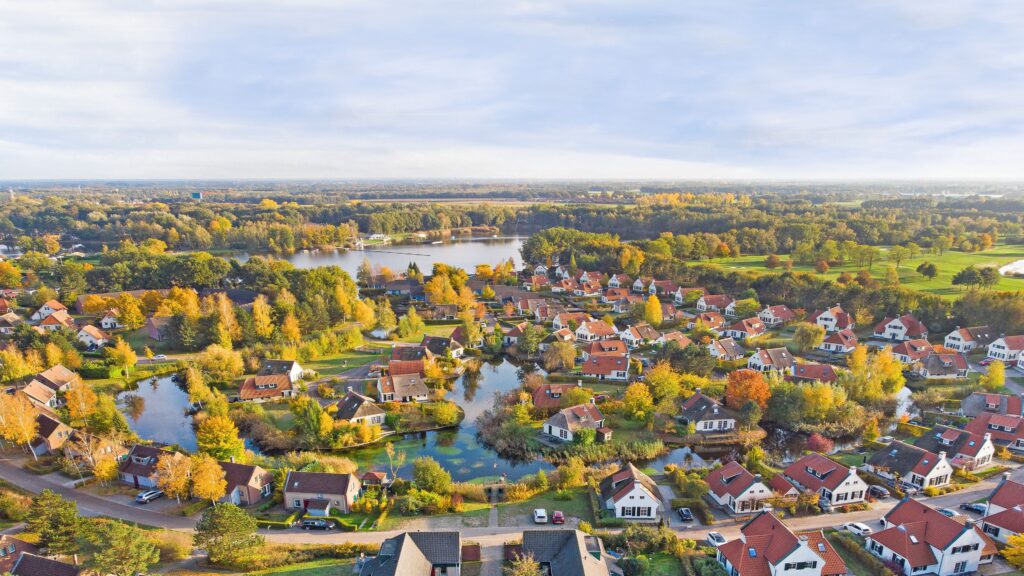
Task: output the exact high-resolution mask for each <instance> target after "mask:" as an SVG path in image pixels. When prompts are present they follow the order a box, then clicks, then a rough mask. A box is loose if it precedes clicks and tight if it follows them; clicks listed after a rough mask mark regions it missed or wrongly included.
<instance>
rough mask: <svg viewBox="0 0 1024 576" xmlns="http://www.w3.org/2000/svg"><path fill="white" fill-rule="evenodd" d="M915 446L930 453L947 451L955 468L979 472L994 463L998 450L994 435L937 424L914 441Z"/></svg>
mask: <svg viewBox="0 0 1024 576" xmlns="http://www.w3.org/2000/svg"><path fill="white" fill-rule="evenodd" d="M914 446H917V447H918V448H924V449H925V450H928V451H929V452H934V453H938V452H942V451H945V452H946V454H947V455H951V456H952V458H950V460H949V463H950V465H951V466H953V468H962V469H964V470H968V471H970V470H979V469H981V468H983V467H985V466H987V465H989V464H990V463H991V462H992V457H993V456H994V455H995V453H996V448H995V446H994V445H993V444H992V434H991V433H989V432H986V433H985V434H984V435H982V434H975V433H973V432H968V431H966V430H960V429H959V428H951V427H949V426H943V425H942V424H936V425H935V426H934V427H932V429H931V430H929V431H928V432H927V433H925V434H922V435H921V436H920V437H919V438H918V439H917V440H915V441H914Z"/></svg>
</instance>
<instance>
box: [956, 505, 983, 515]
mask: <svg viewBox="0 0 1024 576" xmlns="http://www.w3.org/2000/svg"><path fill="white" fill-rule="evenodd" d="M960 509H961V510H967V511H968V512H977V513H978V514H984V513H985V510H987V509H988V507H987V506H985V504H984V503H982V502H964V503H963V504H961V505H960Z"/></svg>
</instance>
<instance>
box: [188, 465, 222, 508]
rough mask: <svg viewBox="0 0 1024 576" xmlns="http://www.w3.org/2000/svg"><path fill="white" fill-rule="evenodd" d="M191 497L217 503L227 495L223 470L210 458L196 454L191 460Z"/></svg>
mask: <svg viewBox="0 0 1024 576" xmlns="http://www.w3.org/2000/svg"><path fill="white" fill-rule="evenodd" d="M191 469H192V495H193V496H195V497H196V498H200V499H203V500H209V501H210V502H217V500H219V499H220V498H223V497H224V494H226V493H227V485H228V482H227V480H225V479H224V469H223V468H221V467H220V464H218V463H217V461H216V460H214V459H213V457H211V456H207V455H206V454H196V455H194V456H192V459H191Z"/></svg>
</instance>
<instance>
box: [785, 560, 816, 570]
mask: <svg viewBox="0 0 1024 576" xmlns="http://www.w3.org/2000/svg"><path fill="white" fill-rule="evenodd" d="M817 567H818V562H817V561H816V560H815V561H812V562H789V563H787V564H786V570H793V569H796V570H806V569H807V568H817Z"/></svg>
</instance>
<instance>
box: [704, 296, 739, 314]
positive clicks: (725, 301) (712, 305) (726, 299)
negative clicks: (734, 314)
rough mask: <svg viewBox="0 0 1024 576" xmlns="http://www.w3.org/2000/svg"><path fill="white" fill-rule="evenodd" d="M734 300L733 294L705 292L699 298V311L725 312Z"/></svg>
mask: <svg viewBox="0 0 1024 576" xmlns="http://www.w3.org/2000/svg"><path fill="white" fill-rule="evenodd" d="M733 302H734V300H733V298H732V296H729V295H728V294H705V295H703V296H701V297H700V298H698V299H697V311H698V312H719V313H724V312H725V309H726V308H727V307H728V306H729V305H730V304H732V303H733Z"/></svg>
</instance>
